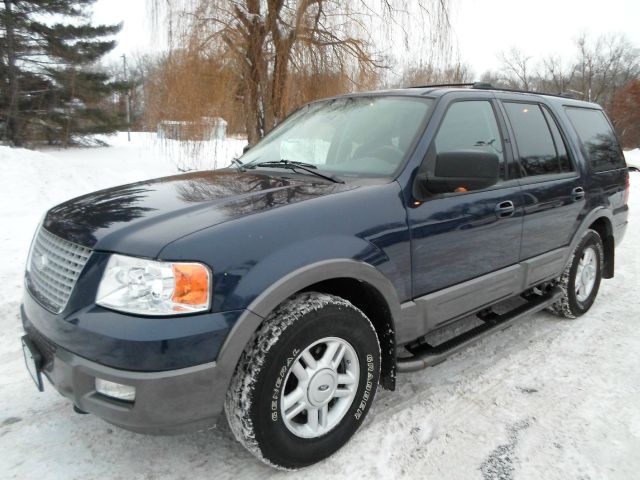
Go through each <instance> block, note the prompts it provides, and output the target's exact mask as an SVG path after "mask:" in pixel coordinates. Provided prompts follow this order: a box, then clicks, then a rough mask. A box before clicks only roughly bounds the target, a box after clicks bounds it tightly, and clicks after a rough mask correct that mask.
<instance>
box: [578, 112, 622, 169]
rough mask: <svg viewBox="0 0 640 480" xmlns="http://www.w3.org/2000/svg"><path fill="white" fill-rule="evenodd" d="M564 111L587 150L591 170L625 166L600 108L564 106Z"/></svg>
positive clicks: (609, 125)
mask: <svg viewBox="0 0 640 480" xmlns="http://www.w3.org/2000/svg"><path fill="white" fill-rule="evenodd" d="M566 112H567V115H568V116H569V120H571V123H572V124H573V127H574V128H575V129H576V132H577V133H578V136H579V137H580V140H581V141H582V145H583V146H584V148H585V150H586V151H587V154H588V161H589V164H590V165H591V168H592V169H593V171H595V172H602V171H605V170H613V169H614V168H625V162H624V157H623V156H622V151H621V150H620V145H618V141H617V139H616V136H615V134H614V133H613V129H612V128H611V124H610V123H609V122H608V121H607V118H606V117H605V116H604V113H603V112H602V111H601V110H595V109H592V108H579V107H566Z"/></svg>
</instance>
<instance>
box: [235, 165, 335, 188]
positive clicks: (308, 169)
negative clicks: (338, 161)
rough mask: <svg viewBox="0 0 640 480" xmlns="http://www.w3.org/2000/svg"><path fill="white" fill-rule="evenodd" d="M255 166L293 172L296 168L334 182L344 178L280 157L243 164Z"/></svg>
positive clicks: (250, 166) (313, 166) (249, 166)
mask: <svg viewBox="0 0 640 480" xmlns="http://www.w3.org/2000/svg"><path fill="white" fill-rule="evenodd" d="M256 167H270V168H287V169H289V170H292V171H294V172H295V171H296V170H302V171H304V172H307V173H311V174H312V175H316V176H317V177H321V178H324V179H326V180H331V181H332V182H334V183H344V180H342V179H340V178H338V177H336V176H335V175H331V174H329V173H320V172H318V167H316V166H315V165H313V164H312V163H305V162H294V161H291V160H285V159H282V160H272V161H269V162H260V163H252V164H248V165H246V166H245V168H256Z"/></svg>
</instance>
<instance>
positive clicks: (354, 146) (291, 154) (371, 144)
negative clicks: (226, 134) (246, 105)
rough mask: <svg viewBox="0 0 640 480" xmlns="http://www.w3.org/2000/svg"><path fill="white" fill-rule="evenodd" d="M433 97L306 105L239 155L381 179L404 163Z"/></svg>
mask: <svg viewBox="0 0 640 480" xmlns="http://www.w3.org/2000/svg"><path fill="white" fill-rule="evenodd" d="M432 103H433V100H430V99H417V98H399V97H355V98H340V99H335V100H327V101H324V102H317V103H313V104H311V105H307V106H305V107H303V108H301V109H300V110H298V111H297V112H296V113H294V114H293V115H291V116H290V117H289V118H288V119H287V120H286V121H284V122H283V123H282V124H280V125H279V126H278V127H277V128H275V129H274V130H272V131H271V132H270V133H269V134H268V135H267V136H265V137H264V138H263V139H262V140H261V141H260V142H259V143H258V144H257V145H256V146H254V147H253V148H252V149H251V150H249V151H248V152H247V153H246V154H245V155H244V156H243V157H242V162H243V164H245V166H249V167H251V166H257V165H258V164H260V163H262V162H277V161H281V160H286V161H289V162H304V163H308V164H312V165H314V166H316V167H317V168H318V170H320V171H327V172H330V173H335V174H337V175H340V176H345V177H349V176H352V177H381V176H389V175H391V174H393V173H394V172H395V171H396V169H397V168H398V166H399V165H400V164H401V163H402V161H403V160H404V158H405V157H406V155H407V154H408V153H409V152H408V150H409V148H410V146H411V144H412V143H413V140H414V138H415V137H416V135H417V134H418V133H419V132H420V131H421V130H422V127H423V125H424V120H425V118H426V116H427V113H428V111H429V108H430V107H431V105H432Z"/></svg>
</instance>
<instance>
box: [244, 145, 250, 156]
mask: <svg viewBox="0 0 640 480" xmlns="http://www.w3.org/2000/svg"><path fill="white" fill-rule="evenodd" d="M250 149H251V145H249V144H248V143H247V144H246V145H245V146H244V148H243V149H242V154H243V155H244V154H245V153H247V152H248V151H249V150H250Z"/></svg>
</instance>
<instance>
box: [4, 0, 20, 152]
mask: <svg viewBox="0 0 640 480" xmlns="http://www.w3.org/2000/svg"><path fill="white" fill-rule="evenodd" d="M12 3H13V0H4V15H5V27H6V35H7V39H6V45H7V66H8V72H9V89H8V96H9V105H8V107H7V113H6V116H7V123H6V125H5V137H6V138H7V139H8V140H9V142H11V143H12V144H13V145H15V146H18V147H19V146H21V145H22V140H21V138H22V135H21V132H20V130H21V125H20V121H19V118H18V96H19V91H20V89H19V85H18V75H17V69H16V59H17V54H16V44H15V31H14V28H13V13H12V10H11V4H12Z"/></svg>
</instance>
